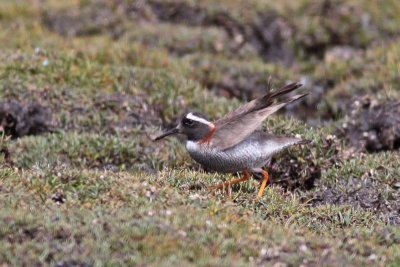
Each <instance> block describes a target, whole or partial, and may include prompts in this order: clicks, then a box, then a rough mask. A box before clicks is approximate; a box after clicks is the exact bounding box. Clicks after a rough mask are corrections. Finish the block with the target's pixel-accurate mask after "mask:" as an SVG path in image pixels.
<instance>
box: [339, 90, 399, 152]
mask: <svg viewBox="0 0 400 267" xmlns="http://www.w3.org/2000/svg"><path fill="white" fill-rule="evenodd" d="M337 134H338V136H340V137H342V138H344V139H345V140H346V141H347V143H348V144H349V145H350V146H352V147H353V148H355V149H356V150H358V151H366V152H378V151H383V150H399V148H400V100H398V99H387V100H385V101H383V102H378V101H376V100H374V99H371V98H369V97H365V98H361V99H359V100H356V101H354V102H353V104H352V106H351V108H350V112H349V113H348V114H347V116H346V118H345V119H344V122H343V124H342V128H340V129H338V130H337Z"/></svg>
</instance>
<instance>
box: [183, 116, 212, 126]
mask: <svg viewBox="0 0 400 267" xmlns="http://www.w3.org/2000/svg"><path fill="white" fill-rule="evenodd" d="M186 118H187V119H189V120H193V121H197V122H201V123H203V124H207V125H214V124H213V123H212V122H211V121H208V120H206V119H203V118H200V117H197V116H196V115H193V113H188V114H187V115H186Z"/></svg>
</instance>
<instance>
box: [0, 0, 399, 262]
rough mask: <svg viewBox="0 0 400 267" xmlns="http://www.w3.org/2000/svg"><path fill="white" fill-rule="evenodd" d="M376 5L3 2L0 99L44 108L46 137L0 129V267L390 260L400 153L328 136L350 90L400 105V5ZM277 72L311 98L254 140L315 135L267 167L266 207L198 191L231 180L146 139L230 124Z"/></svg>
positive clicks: (240, 192)
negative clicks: (173, 129)
mask: <svg viewBox="0 0 400 267" xmlns="http://www.w3.org/2000/svg"><path fill="white" fill-rule="evenodd" d="M367 2H368V4H366V3H367ZM376 5H377V3H370V1H362V0H353V1H317V2H315V1H307V0H302V1H297V2H294V1H280V2H279V3H278V2H277V3H275V2H271V1H242V0H234V1H232V0H231V1H219V2H218V3H216V2H215V1H208V0H207V1H189V0H179V1H125V0H114V1H56V0H52V1H50V0H48V1H35V0H30V1H12V0H3V1H1V2H0V46H1V47H2V49H1V51H0V99H1V101H4V102H7V101H16V102H18V103H21V104H28V103H38V104H40V105H42V106H43V107H45V108H46V110H48V111H49V112H50V113H51V115H52V119H51V121H49V124H51V125H52V129H53V130H52V131H51V132H47V133H44V134H41V135H35V136H24V137H21V138H11V137H9V136H6V135H5V134H3V135H2V136H1V139H0V205H1V206H0V207H1V208H0V263H1V264H5V265H17V266H18V265H20V266H21V265H29V266H40V265H52V266H103V265H112V266H114V265H127V266H132V265H143V266H169V265H184V266H191V265H192V266H199V265H200V266H210V265H212V266H243V265H246V266H247V265H249V266H259V265H274V264H277V266H285V265H290V266H293V265H306V266H320V265H327V266H344V265H346V266H347V265H349V266H360V265H371V266H376V265H379V266H397V265H398V264H399V263H400V229H399V225H400V220H399V216H400V215H399V213H400V204H399V203H400V184H399V179H400V178H399V177H400V172H399V170H400V155H399V151H398V149H397V150H392V151H378V152H377V153H373V154H367V153H366V152H365V151H361V152H359V151H358V150H357V149H354V148H351V147H350V146H349V144H347V143H346V142H345V141H344V139H343V140H342V139H339V138H338V137H336V136H334V134H335V133H336V132H337V131H338V128H340V127H342V126H343V123H348V121H349V116H350V115H351V111H352V110H351V108H350V106H351V105H350V103H353V102H354V100H355V99H356V98H357V97H362V96H364V95H368V96H369V98H370V99H374V100H376V101H377V102H378V103H384V101H386V100H387V99H388V98H390V99H396V98H398V97H399V90H398V87H399V85H400V84H399V79H398V78H399V66H400V65H399V64H398V62H399V59H400V45H399V44H398V41H397V40H398V36H399V34H400V33H399V30H400V28H399V27H397V25H399V17H398V16H397V14H398V12H400V5H399V3H398V2H397V1H394V0H393V1H385V3H383V4H379V8H377V7H376ZM377 10H379V12H378V11H377ZM263 14H264V15H265V16H264V15H263ZM268 33H275V34H276V35H275V36H272V37H271V36H269V35H268ZM278 33H279V34H278ZM277 40H278V41H277ZM279 40H280V41H279ZM377 40H379V41H377ZM263 47H264V48H263ZM265 47H269V49H265ZM278 48H279V49H278ZM338 51H339V52H338ZM276 55H282V58H280V57H276ZM270 76H271V77H272V78H273V86H274V88H277V87H279V86H281V85H284V84H286V83H288V82H289V81H301V82H302V83H304V87H303V88H302V89H300V90H301V91H302V92H310V93H311V95H310V96H309V97H308V98H307V99H306V100H305V101H304V102H302V103H298V104H293V105H292V107H289V109H286V110H285V114H286V115H285V114H283V113H282V114H278V115H274V116H273V117H271V118H270V119H268V120H267V121H266V122H265V123H264V124H263V128H264V130H265V131H269V132H273V133H276V134H283V135H292V136H295V135H300V136H301V137H302V138H304V139H310V140H313V142H312V143H311V144H310V145H308V146H303V147H293V148H292V149H290V150H288V151H285V152H282V153H281V154H280V155H277V156H276V157H275V158H274V159H273V161H272V162H271V164H270V166H268V167H267V170H268V171H269V172H270V174H271V181H273V182H274V183H272V184H271V185H268V187H267V189H266V190H265V192H264V195H263V197H262V198H261V199H259V200H257V201H254V200H253V198H254V196H255V194H256V192H257V190H258V188H259V185H260V182H259V180H257V177H254V179H250V181H249V182H245V183H242V184H238V185H235V186H233V187H232V191H231V198H228V192H227V191H225V190H221V191H215V192H210V191H207V190H205V188H206V187H208V186H212V185H216V184H218V183H220V182H221V181H228V180H231V179H234V178H235V177H234V176H235V174H232V175H231V174H229V175H228V174H216V173H207V172H204V171H203V170H202V169H201V168H200V167H199V166H198V165H197V164H196V163H194V162H193V161H192V160H191V159H190V157H189V156H188V154H187V152H186V151H185V148H184V146H183V144H182V143H181V140H179V139H176V138H170V139H166V140H164V141H162V142H153V141H152V138H154V136H156V135H157V134H159V133H160V132H161V130H162V129H164V128H167V127H170V126H172V125H173V124H174V123H175V121H176V119H178V118H179V116H180V114H182V113H184V112H185V111H188V110H196V111H201V112H202V113H204V114H207V115H208V116H209V118H210V119H216V118H219V117H221V116H223V114H225V113H227V112H229V111H231V110H233V109H234V108H236V107H238V106H239V105H240V104H242V103H243V102H244V101H246V100H249V99H250V98H253V97H255V96H259V95H260V94H262V92H263V90H265V87H266V82H267V81H268V79H269V77H270ZM289 115H296V117H297V118H302V119H306V120H307V121H308V124H307V123H305V122H303V121H299V120H298V119H296V118H292V117H291V116H289ZM350 118H351V116H350ZM1 123H3V122H1ZM1 125H3V124H1ZM310 125H312V126H310ZM2 127H3V126H2Z"/></svg>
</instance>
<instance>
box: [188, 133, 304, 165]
mask: <svg viewBox="0 0 400 267" xmlns="http://www.w3.org/2000/svg"><path fill="white" fill-rule="evenodd" d="M282 138H286V137H282ZM297 140H299V139H294V138H290V140H289V139H288V140H286V141H285V142H284V141H283V140H280V137H278V136H274V135H269V134H266V133H263V132H260V131H255V132H254V133H253V134H251V135H250V136H249V137H248V138H246V139H245V140H243V141H242V142H240V143H239V144H237V145H235V146H233V147H231V148H228V149H225V150H216V149H213V148H211V147H208V146H207V144H203V145H199V144H197V143H196V142H191V141H188V142H187V143H186V148H187V150H188V152H189V154H190V156H191V157H192V158H193V159H194V160H195V161H197V162H199V163H200V164H202V165H203V167H204V168H206V169H208V170H214V171H218V172H238V171H243V170H248V171H251V170H254V169H258V168H261V167H262V166H264V165H265V164H267V163H268V161H269V160H270V159H271V157H272V156H273V155H274V154H275V153H277V152H279V151H281V150H282V149H283V148H285V147H287V146H289V145H292V144H294V143H296V142H295V141H297Z"/></svg>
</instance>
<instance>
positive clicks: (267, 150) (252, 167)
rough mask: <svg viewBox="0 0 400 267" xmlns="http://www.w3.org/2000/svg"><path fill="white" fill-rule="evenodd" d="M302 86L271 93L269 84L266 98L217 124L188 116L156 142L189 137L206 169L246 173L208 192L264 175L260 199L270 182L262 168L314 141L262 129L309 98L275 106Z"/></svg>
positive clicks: (195, 155)
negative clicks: (272, 117)
mask: <svg viewBox="0 0 400 267" xmlns="http://www.w3.org/2000/svg"><path fill="white" fill-rule="evenodd" d="M301 86H302V84H300V83H297V82H293V83H290V84H288V85H286V86H284V87H283V88H281V89H278V90H276V91H272V92H271V85H270V83H268V86H267V92H266V94H264V95H263V96H261V97H259V98H256V99H254V100H252V101H250V102H248V103H246V104H244V105H242V106H240V107H239V108H237V109H236V110H234V111H231V112H229V113H227V114H226V115H225V116H224V117H222V118H220V119H218V120H216V121H210V120H208V119H207V117H206V116H204V115H203V114H201V113H198V112H188V113H185V114H184V115H183V116H182V117H181V119H180V121H179V123H178V124H177V125H176V126H175V127H173V128H171V129H169V130H167V131H165V132H164V133H163V134H161V135H160V136H158V137H156V138H155V139H154V141H158V140H161V139H163V138H164V137H167V136H170V135H175V134H181V135H185V136H186V150H187V151H188V152H189V155H190V156H191V158H192V159H194V160H195V161H196V162H198V163H200V164H201V165H202V166H203V168H204V169H206V170H211V171H215V172H220V173H238V172H242V173H243V177H242V178H240V179H236V180H233V181H229V182H226V183H222V184H219V185H216V186H212V187H208V188H207V189H208V190H215V189H222V188H226V187H229V186H230V185H233V184H237V183H240V182H243V181H246V180H248V179H249V178H250V173H260V174H262V176H263V179H262V182H261V187H260V189H259V191H258V194H257V196H256V197H255V199H259V198H261V197H262V195H263V192H264V189H265V187H266V184H267V182H268V172H267V171H265V170H264V169H263V168H262V167H264V166H265V165H266V164H268V163H269V161H270V160H271V158H272V157H273V156H274V155H275V154H277V153H279V152H280V151H282V150H284V149H286V148H288V147H290V146H294V145H300V144H307V143H309V142H310V140H303V139H299V138H295V137H287V136H279V135H274V134H271V133H266V132H263V131H262V130H260V129H259V128H260V125H261V123H262V122H263V121H264V120H265V119H266V118H267V117H268V116H270V115H271V114H273V113H275V112H276V111H278V110H279V109H281V108H282V107H284V106H285V105H287V104H289V103H292V102H294V101H297V100H299V99H301V98H303V97H305V96H306V95H307V93H305V94H298V95H294V96H292V97H290V98H288V99H287V100H286V101H282V102H276V103H274V99H275V98H277V97H279V96H282V95H285V94H288V93H290V92H292V91H294V90H296V89H298V88H299V87H301Z"/></svg>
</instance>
